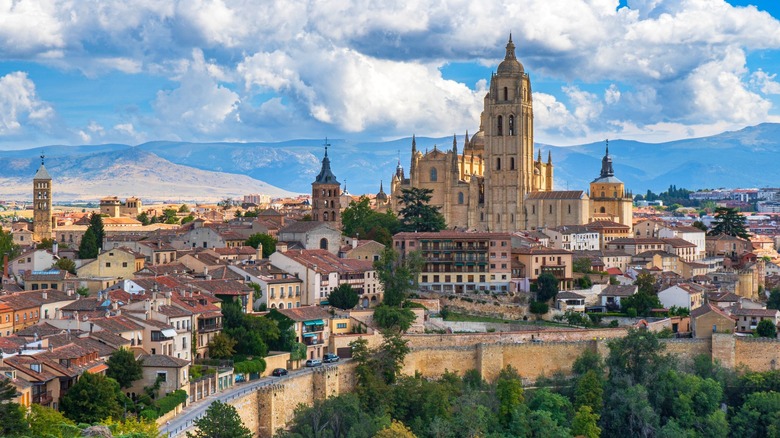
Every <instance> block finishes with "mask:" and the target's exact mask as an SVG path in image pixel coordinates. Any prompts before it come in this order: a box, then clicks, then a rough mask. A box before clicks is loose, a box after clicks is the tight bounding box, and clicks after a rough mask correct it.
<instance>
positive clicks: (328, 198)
mask: <svg viewBox="0 0 780 438" xmlns="http://www.w3.org/2000/svg"><path fill="white" fill-rule="evenodd" d="M328 146H330V145H329V144H328V142H327V140H325V156H324V157H323V158H322V168H321V169H320V173H319V174H318V175H317V178H315V179H314V182H313V183H311V202H312V204H311V215H312V220H313V221H316V222H331V223H332V224H333V225H335V226H337V227H341V183H340V182H338V180H337V179H336V175H334V174H333V171H331V170H330V158H328Z"/></svg>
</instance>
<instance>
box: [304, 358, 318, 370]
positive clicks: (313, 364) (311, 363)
mask: <svg viewBox="0 0 780 438" xmlns="http://www.w3.org/2000/svg"><path fill="white" fill-rule="evenodd" d="M320 365H322V361H321V360H319V359H309V360H307V361H306V366H307V367H309V368H311V367H318V366H320Z"/></svg>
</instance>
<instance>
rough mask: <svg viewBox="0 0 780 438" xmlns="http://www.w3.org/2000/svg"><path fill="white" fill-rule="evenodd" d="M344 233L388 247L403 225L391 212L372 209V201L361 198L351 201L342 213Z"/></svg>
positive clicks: (364, 197)
mask: <svg viewBox="0 0 780 438" xmlns="http://www.w3.org/2000/svg"><path fill="white" fill-rule="evenodd" d="M341 224H342V232H343V233H344V235H345V236H352V237H355V236H359V237H361V238H365V239H371V240H375V241H377V242H379V243H381V244H383V245H385V246H387V247H389V246H390V245H392V243H393V234H395V233H396V232H398V230H399V227H400V225H401V223H400V221H399V220H398V217H397V216H396V215H395V214H394V213H393V212H392V211H390V210H388V211H386V212H384V213H382V212H379V211H376V210H374V209H372V208H371V201H370V200H369V199H368V197H366V196H361V197H360V199H359V200H358V201H351V202H350V203H349V206H348V207H347V208H345V209H344V211H343V212H341Z"/></svg>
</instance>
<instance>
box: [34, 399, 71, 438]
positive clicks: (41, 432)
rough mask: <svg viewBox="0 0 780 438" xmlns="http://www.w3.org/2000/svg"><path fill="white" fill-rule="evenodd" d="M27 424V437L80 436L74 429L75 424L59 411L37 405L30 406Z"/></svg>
mask: <svg viewBox="0 0 780 438" xmlns="http://www.w3.org/2000/svg"><path fill="white" fill-rule="evenodd" d="M27 422H28V423H30V429H28V430H27V433H26V435H27V436H31V437H57V438H65V437H74V438H75V437H79V436H81V430H79V428H78V427H76V423H74V422H73V421H71V420H69V419H67V418H66V417H65V416H64V415H62V413H61V412H60V411H57V410H55V409H52V408H49V407H46V406H41V405H39V404H33V405H32V406H30V412H29V413H28V414H27Z"/></svg>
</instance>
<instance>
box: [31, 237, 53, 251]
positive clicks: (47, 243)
mask: <svg viewBox="0 0 780 438" xmlns="http://www.w3.org/2000/svg"><path fill="white" fill-rule="evenodd" d="M53 246H54V240H52V239H49V238H47V237H44V238H43V240H41V243H39V244H38V245H37V246H36V247H35V249H51V248H52V247H53Z"/></svg>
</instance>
